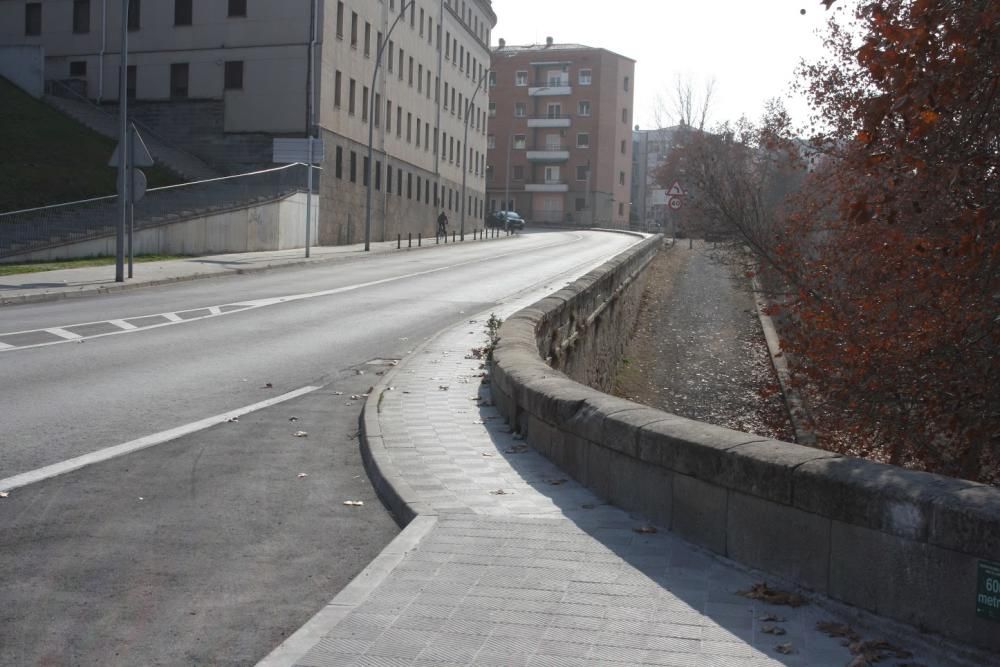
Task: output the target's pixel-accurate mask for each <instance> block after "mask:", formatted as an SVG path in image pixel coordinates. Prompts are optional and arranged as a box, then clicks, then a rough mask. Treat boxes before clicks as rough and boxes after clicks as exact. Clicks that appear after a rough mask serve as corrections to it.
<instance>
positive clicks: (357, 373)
mask: <svg viewBox="0 0 1000 667" xmlns="http://www.w3.org/2000/svg"><path fill="white" fill-rule="evenodd" d="M354 374H355V375H364V374H365V372H364V371H363V370H361V369H360V368H359V369H358V370H356V371H354Z"/></svg>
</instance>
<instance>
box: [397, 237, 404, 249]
mask: <svg viewBox="0 0 1000 667" xmlns="http://www.w3.org/2000/svg"><path fill="white" fill-rule="evenodd" d="M402 247H403V235H402V234H396V250H399V249H400V248H402Z"/></svg>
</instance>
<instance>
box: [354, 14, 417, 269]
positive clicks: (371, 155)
mask: <svg viewBox="0 0 1000 667" xmlns="http://www.w3.org/2000/svg"><path fill="white" fill-rule="evenodd" d="M415 1H416V0H410V1H409V2H401V4H400V7H399V14H397V15H396V20H395V21H393V22H392V25H391V26H390V27H389V30H388V31H387V32H386V33H385V38H384V39H383V40H382V44H381V45H380V46H379V48H378V53H376V54H375V71H374V72H372V87H371V90H369V91H368V98H369V99H368V168H367V169H366V170H365V179H366V180H367V182H368V185H367V187H366V191H367V192H366V202H365V252H368V251H369V250H371V240H372V188H373V187H374V183H373V182H372V167H373V164H374V161H375V145H374V144H375V86H376V85H377V84H378V69H379V67H380V66H381V65H382V54H383V53H384V52H385V47H386V44H388V43H389V36H390V35H392V31H393V30H395V29H396V26H397V25H398V24H399V19H401V18H403V15H404V14H406V9H407V7H409V6H411V5H413V3H414V2H415ZM386 163H388V160H386ZM386 166H388V164H387V165H386Z"/></svg>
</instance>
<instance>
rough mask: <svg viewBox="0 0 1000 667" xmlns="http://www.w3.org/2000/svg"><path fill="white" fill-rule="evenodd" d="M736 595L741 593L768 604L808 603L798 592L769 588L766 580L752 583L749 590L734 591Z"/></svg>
mask: <svg viewBox="0 0 1000 667" xmlns="http://www.w3.org/2000/svg"><path fill="white" fill-rule="evenodd" d="M736 594H737V595H742V596H743V597H745V598H750V599H751V600H760V601H761V602H766V603H768V604H779V605H788V606H789V607H801V606H802V605H806V604H809V601H808V600H806V599H805V598H804V597H802V596H801V595H799V594H798V593H789V592H788V591H782V590H779V589H777V588H771V587H770V586H768V585H767V582H761V583H758V584H753V585H752V586H751V587H750V588H749V590H745V591H736Z"/></svg>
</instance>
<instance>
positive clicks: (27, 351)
mask: <svg viewBox="0 0 1000 667" xmlns="http://www.w3.org/2000/svg"><path fill="white" fill-rule="evenodd" d="M636 241H637V239H635V238H634V237H629V236H625V235H617V234H602V233H594V232H574V233H570V232H562V233H544V234H525V235H522V236H520V237H519V238H516V239H512V240H509V241H505V242H503V243H482V244H477V243H467V244H463V245H458V246H456V245H450V244H449V245H448V246H441V247H439V248H437V247H436V248H429V249H423V250H420V251H416V252H412V253H399V254H393V255H382V256H377V257H370V258H365V259H364V260H362V261H353V262H337V263H330V264H327V265H323V266H312V267H308V268H296V269H284V270H279V271H273V272H269V273H265V274H259V275H252V276H235V277H231V278H221V279H214V280H205V281H198V282H192V283H186V284H178V285H172V286H165V287H157V288H150V289H143V290H136V291H132V292H126V293H121V294H117V295H106V296H100V297H95V298H92V299H81V300H79V301H63V302H56V303H46V304H36V305H26V306H13V307H5V308H3V309H0V335H2V334H10V333H13V332H21V333H19V334H18V335H17V336H16V337H11V336H6V337H4V341H5V343H6V344H8V345H13V347H8V348H6V349H4V350H3V351H0V374H2V377H3V382H2V384H0V480H3V479H8V480H9V479H11V477H13V476H15V475H20V474H24V473H31V472H32V471H39V470H44V469H45V467H46V466H52V465H56V464H59V463H60V462H64V461H66V460H68V459H72V458H74V457H87V456H92V455H93V453H94V452H101V451H106V450H107V448H109V447H112V446H116V445H121V444H122V443H129V442H133V443H134V442H135V441H136V440H137V439H140V438H148V437H150V436H153V435H155V434H158V433H162V432H164V431H169V430H171V429H177V428H178V427H182V426H184V425H188V424H192V423H196V422H198V421H199V420H204V419H206V418H208V417H212V416H214V415H219V414H223V413H226V412H229V411H232V410H237V409H239V408H244V407H246V406H251V405H255V404H258V403H260V402H262V401H274V400H275V399H276V398H277V397H280V396H283V395H285V394H287V393H288V392H293V391H296V390H300V389H303V388H308V387H319V388H320V389H318V390H309V389H305V390H304V391H306V392H308V393H304V394H303V395H301V396H298V397H296V398H293V399H291V400H286V401H283V402H280V403H277V404H274V405H271V406H270V407H266V408H264V409H262V410H258V411H253V412H250V413H248V414H244V415H242V416H241V417H240V418H239V420H238V421H236V422H231V423H222V424H219V425H216V426H213V427H211V428H208V429H197V428H196V427H195V428H193V429H192V430H193V432H192V433H190V434H188V435H185V436H183V437H180V438H177V439H172V440H168V441H166V442H164V443H162V444H155V445H153V446H150V447H148V448H145V449H141V450H139V451H136V452H134V453H130V454H127V455H124V456H120V457H117V458H112V459H110V460H106V461H102V462H97V463H93V464H91V465H87V466H86V467H82V468H80V469H79V470H77V471H75V472H71V473H69V474H64V475H61V476H56V477H51V478H47V479H43V480H42V481H37V482H34V483H31V484H28V485H26V486H21V487H19V488H15V489H13V490H12V491H11V493H10V496H9V497H7V498H4V499H2V500H0V503H2V504H0V664H3V665H8V664H9V665H21V664H60V665H62V664H74V665H75V664H80V665H84V664H248V663H252V662H254V661H255V660H257V659H259V658H260V657H263V656H264V655H266V653H267V652H268V651H270V649H271V648H273V646H274V645H276V644H277V643H278V642H280V640H281V639H282V638H283V637H284V636H286V635H287V634H289V633H290V632H292V631H294V630H295V629H296V628H297V627H298V626H299V625H300V624H301V623H302V622H304V621H305V620H307V619H308V618H309V617H310V616H311V615H312V614H313V613H315V611H317V610H318V609H319V608H320V607H321V606H322V605H323V604H324V603H325V602H326V601H327V600H329V599H330V598H331V597H332V596H333V595H334V594H335V593H336V592H337V591H338V590H339V589H340V588H341V587H342V586H343V585H344V584H346V583H347V581H349V580H350V578H351V577H353V576H354V574H356V573H357V572H358V571H359V570H360V569H361V568H362V567H364V565H365V564H367V562H368V561H369V560H370V559H371V558H372V557H373V556H374V555H375V554H377V553H378V551H379V550H380V549H381V548H382V547H383V546H384V545H385V544H386V543H387V542H388V541H389V540H390V539H391V538H392V537H393V535H394V534H395V532H396V527H395V524H394V523H393V521H392V518H391V517H390V516H389V515H388V514H387V513H386V511H385V510H384V509H383V508H382V506H381V505H380V504H379V503H378V502H377V499H376V498H375V495H374V492H373V491H372V489H371V487H370V485H369V484H368V481H367V479H366V478H365V476H364V473H363V471H362V468H361V465H360V458H359V456H358V451H357V440H356V431H357V419H358V415H359V412H360V408H361V402H360V401H359V400H351V398H350V397H351V395H355V394H360V393H363V392H364V391H365V390H366V389H367V388H368V386H370V385H371V384H372V383H373V382H372V380H373V378H372V376H373V375H374V374H375V373H377V372H379V369H380V368H382V367H381V366H379V365H378V362H377V361H375V364H374V365H372V364H370V363H369V362H372V361H373V360H379V359H396V358H401V357H403V356H404V355H406V354H407V353H408V352H410V351H411V350H412V349H413V348H414V347H415V346H416V345H418V344H419V343H420V341H421V340H424V339H426V338H427V337H428V336H430V335H431V334H432V333H434V332H436V331H437V330H439V329H441V328H443V327H445V326H448V325H450V324H454V323H456V322H460V321H462V320H463V319H466V318H468V317H470V316H471V315H473V314H476V313H479V312H481V311H484V310H488V309H489V308H490V307H492V306H494V305H495V304H498V303H502V302H504V301H506V300H509V299H512V298H515V297H519V296H523V295H524V293H525V292H533V291H539V290H551V289H557V288H558V287H561V286H562V285H563V284H564V283H565V282H566V281H567V280H569V279H571V278H572V277H575V275H578V274H579V273H581V272H582V271H584V270H586V269H589V268H591V267H592V266H595V265H596V264H598V263H600V262H601V261H603V260H605V259H607V258H609V257H610V256H613V255H614V254H616V253H617V252H619V251H620V250H622V249H624V248H625V247H627V246H629V245H631V244H632V243H635V242H636ZM109 321H116V322H119V323H118V324H116V325H113V326H112V325H109V324H108V322H109ZM121 321H124V322H125V323H126V326H125V327H123V326H122V325H121ZM131 327H134V328H131ZM358 371H362V372H363V373H364V374H359V373H358ZM292 417H297V421H290V419H291V418H292ZM296 431H305V432H307V433H308V435H307V436H306V437H295V436H294V433H295V432H296ZM152 442H157V440H156V439H155V438H154V439H153V440H152ZM146 444H148V442H146ZM303 475H304V476H303ZM40 476H41V477H45V475H44V474H42V475H40ZM0 483H2V482H0ZM345 500H361V501H363V502H364V503H365V504H364V505H363V506H362V507H348V506H345V505H343V502H344V501H345Z"/></svg>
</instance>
